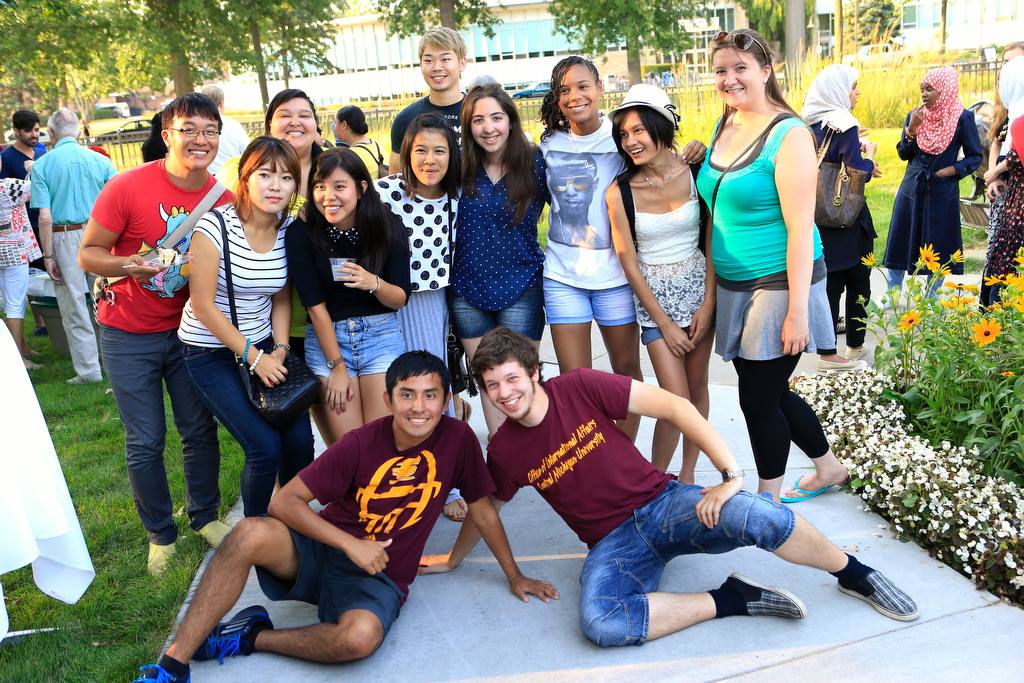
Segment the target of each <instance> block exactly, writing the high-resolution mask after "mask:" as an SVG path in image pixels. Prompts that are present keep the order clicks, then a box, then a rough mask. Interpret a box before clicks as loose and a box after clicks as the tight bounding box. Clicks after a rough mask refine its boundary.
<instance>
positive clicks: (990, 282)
mask: <svg viewBox="0 0 1024 683" xmlns="http://www.w3.org/2000/svg"><path fill="white" fill-rule="evenodd" d="M985 284H986V285H987V286H989V287H995V286H996V285H1001V284H1003V276H1002V275H989V276H988V277H987V278H985Z"/></svg>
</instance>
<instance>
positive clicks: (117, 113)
mask: <svg viewBox="0 0 1024 683" xmlns="http://www.w3.org/2000/svg"><path fill="white" fill-rule="evenodd" d="M129 116H131V110H129V109H128V103H127V102H102V103H97V105H96V118H98V119H112V118H113V119H126V118H128V117H129Z"/></svg>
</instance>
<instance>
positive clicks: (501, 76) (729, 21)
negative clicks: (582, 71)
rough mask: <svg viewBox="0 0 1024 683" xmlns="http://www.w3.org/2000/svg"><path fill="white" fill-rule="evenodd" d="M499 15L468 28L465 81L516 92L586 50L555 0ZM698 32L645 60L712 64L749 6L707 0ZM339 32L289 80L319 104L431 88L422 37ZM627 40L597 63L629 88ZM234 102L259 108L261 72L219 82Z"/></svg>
mask: <svg viewBox="0 0 1024 683" xmlns="http://www.w3.org/2000/svg"><path fill="white" fill-rule="evenodd" d="M491 4H492V11H493V12H494V14H495V16H496V17H497V18H498V20H499V21H498V23H497V24H496V25H495V26H494V36H493V37H488V36H487V34H486V33H485V31H484V29H482V28H480V27H477V26H470V27H467V28H466V29H463V30H462V31H461V33H462V37H463V39H464V40H465V41H466V48H467V60H466V61H467V64H466V71H465V77H464V82H466V83H468V82H469V81H471V80H472V79H473V78H475V77H476V76H479V75H484V74H486V75H488V76H491V77H493V78H494V79H495V80H497V81H498V82H499V83H501V84H503V85H504V86H505V87H506V88H508V89H509V90H515V89H518V88H522V87H526V86H528V85H530V84H532V83H536V82H538V81H547V80H548V79H549V78H550V76H551V69H552V67H554V65H555V64H556V63H557V62H558V61H559V60H560V59H561V58H562V57H564V56H566V55H569V54H574V53H577V52H579V46H578V44H577V43H576V42H575V41H573V40H572V39H570V38H568V37H566V36H565V35H563V34H562V33H559V32H558V31H557V30H556V26H555V22H554V19H553V18H552V16H551V14H550V13H549V12H548V6H549V5H550V1H549V0H541V1H539V2H538V1H537V0H501V3H500V4H498V2H497V1H495V0H491ZM685 25H686V26H687V28H688V29H689V31H690V34H691V36H692V41H691V46H690V47H689V48H688V49H686V50H684V51H682V52H681V53H679V54H671V55H662V54H658V55H655V54H651V55H646V56H645V59H644V62H645V63H647V62H653V61H658V62H670V63H673V64H677V65H678V66H677V68H678V69H679V70H681V71H683V72H686V71H689V72H691V73H692V72H695V71H697V70H698V69H701V68H703V67H704V65H705V63H706V55H707V45H708V42H709V41H710V39H711V37H712V36H714V34H715V33H717V32H718V31H720V30H727V31H730V30H732V29H733V28H736V27H737V26H745V25H746V23H745V17H744V15H743V13H742V10H741V9H739V8H738V7H737V6H736V4H735V3H734V2H731V1H726V0H721V1H712V2H709V3H708V6H707V8H706V10H705V14H704V16H702V17H699V18H697V19H695V20H693V21H688V22H686V24H685ZM335 28H336V35H335V37H334V40H333V43H332V45H331V46H330V48H329V54H328V60H329V61H330V63H331V65H332V66H331V68H330V69H327V70H321V69H320V68H317V67H303V66H301V65H300V66H298V67H296V66H295V65H292V68H291V72H292V74H293V76H292V78H291V79H290V80H289V86H290V87H293V88H301V89H303V90H305V91H306V92H307V93H309V95H310V96H311V97H312V98H313V100H314V102H315V103H316V104H319V105H328V104H331V105H333V104H337V103H340V102H347V101H351V100H387V99H392V98H396V97H408V96H411V95H416V94H420V93H422V92H423V90H424V85H423V78H422V76H421V75H420V70H419V57H418V42H419V37H418V36H413V37H408V38H400V37H398V36H394V35H390V34H389V33H388V32H387V30H386V27H385V25H384V23H383V22H382V21H381V20H380V19H379V18H378V17H377V16H376V15H374V14H364V15H360V16H351V17H339V18H338V19H337V20H336V21H335ZM624 47H625V46H624V45H609V46H608V50H607V52H605V54H603V55H599V56H598V59H597V63H598V68H599V69H600V70H601V74H602V77H603V78H604V79H605V87H606V88H609V89H617V88H621V87H625V86H626V85H628V83H627V82H626V81H625V79H626V73H627V69H626V53H625V50H624ZM267 76H268V80H269V82H268V89H269V90H270V92H271V93H274V92H276V91H278V90H281V89H282V88H284V87H285V85H284V81H283V80H281V79H282V74H281V73H280V71H274V70H273V67H271V70H270V71H269V72H268V74H267ZM218 85H220V86H221V87H222V88H223V89H224V91H225V96H226V99H227V102H228V105H229V107H231V108H237V109H259V108H260V98H259V87H258V85H257V81H256V74H255V73H246V74H236V75H232V76H231V77H230V78H229V79H228V80H227V81H225V82H223V83H218Z"/></svg>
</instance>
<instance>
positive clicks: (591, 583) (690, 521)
mask: <svg viewBox="0 0 1024 683" xmlns="http://www.w3.org/2000/svg"><path fill="white" fill-rule="evenodd" d="M701 488H703V487H701V486H689V485H686V484H681V483H679V482H676V481H672V482H669V483H668V484H667V485H666V486H665V489H664V490H663V491H662V492H661V493H660V494H659V495H658V497H657V498H655V499H654V500H652V501H651V502H650V503H648V504H647V505H644V506H642V507H640V508H637V509H636V510H634V511H633V514H632V515H631V516H630V517H629V518H627V519H626V520H625V521H624V522H623V523H622V524H620V525H619V526H617V527H616V528H615V529H614V530H613V531H612V532H611V533H610V534H608V535H607V536H605V537H604V538H602V539H601V540H600V541H598V542H597V544H596V545H595V546H594V547H593V548H591V549H590V552H589V553H588V554H587V559H586V560H585V561H584V562H583V574H582V576H581V577H580V583H581V584H582V586H581V588H580V627H581V628H582V629H583V633H584V635H586V637H587V638H589V639H590V640H591V641H593V642H594V643H596V644H598V645H600V646H602V647H614V646H618V645H642V644H643V643H644V642H646V640H647V626H648V621H649V617H650V611H649V609H648V605H647V594H648V593H652V592H655V591H657V590H658V584H659V583H660V582H661V574H662V572H663V571H664V569H665V565H666V564H667V563H668V561H669V560H671V559H672V558H674V557H677V556H679V555H694V554H698V553H711V554H717V553H726V552H729V551H730V550H735V549H736V548H742V547H745V546H757V547H758V548H761V549H762V550H767V551H768V552H773V551H775V550H776V549H778V547H779V546H780V545H782V544H783V543H785V542H786V539H788V538H789V536H790V534H792V533H793V527H794V526H795V525H796V515H794V514H793V511H792V510H790V509H789V508H787V507H785V506H784V505H779V504H778V503H774V502H772V501H771V500H770V498H768V497H767V494H766V495H765V497H762V496H756V495H754V494H752V493H750V492H749V491H740V492H739V493H737V494H736V495H735V496H733V497H732V498H730V499H729V501H728V502H727V503H726V504H725V505H723V506H722V510H721V514H720V517H719V521H718V524H717V525H716V526H715V527H714V528H713V529H709V528H707V527H706V526H704V525H703V524H701V522H700V521H699V520H698V519H697V511H696V508H697V503H698V502H699V501H700V500H701V498H703V496H702V495H701V493H700V491H701Z"/></svg>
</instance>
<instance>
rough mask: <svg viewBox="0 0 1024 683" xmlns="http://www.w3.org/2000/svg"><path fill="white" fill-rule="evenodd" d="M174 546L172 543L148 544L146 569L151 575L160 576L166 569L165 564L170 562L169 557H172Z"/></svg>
mask: <svg viewBox="0 0 1024 683" xmlns="http://www.w3.org/2000/svg"><path fill="white" fill-rule="evenodd" d="M174 551H175V547H174V544H173V543H171V544H170V545H157V544H156V543H150V544H149V559H147V560H146V569H148V570H149V573H150V574H152V575H153V576H160V575H161V574H163V573H164V570H165V569H167V565H168V564H169V563H170V561H171V558H172V557H174Z"/></svg>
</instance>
